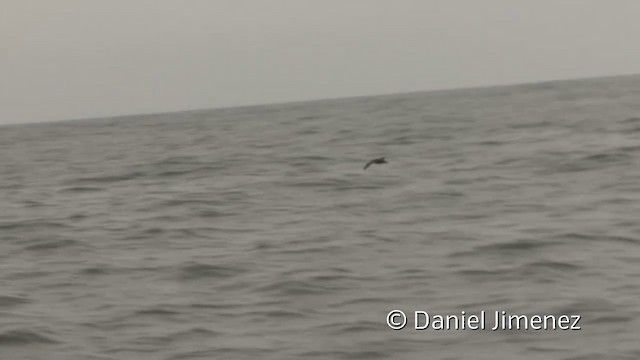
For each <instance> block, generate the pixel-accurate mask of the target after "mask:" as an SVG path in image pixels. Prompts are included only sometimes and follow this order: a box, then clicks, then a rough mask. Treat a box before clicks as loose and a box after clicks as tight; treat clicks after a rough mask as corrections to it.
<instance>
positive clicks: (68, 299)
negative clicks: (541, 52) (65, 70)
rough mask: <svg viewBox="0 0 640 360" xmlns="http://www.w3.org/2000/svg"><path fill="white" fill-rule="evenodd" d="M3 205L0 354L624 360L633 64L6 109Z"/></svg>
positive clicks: (639, 148)
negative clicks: (181, 103)
mask: <svg viewBox="0 0 640 360" xmlns="http://www.w3.org/2000/svg"><path fill="white" fill-rule="evenodd" d="M381 156H384V157H386V159H387V160H388V161H389V163H387V164H380V165H373V166H371V167H370V168H368V169H367V170H366V171H365V170H363V166H364V165H365V163H366V162H367V161H369V160H371V159H373V158H376V157H381ZM0 199H1V204H2V205H1V206H0V358H2V359H9V360H20V359H29V360H33V359H64V360H74V359H79V360H85V359H89V360H91V359H96V360H98V359H99V360H111V359H135V360H141V359H150V360H151V359H153V360H158V359H161V360H180V359H190V360H192V359H234V360H235V359H278V360H280V359H301V360H305V359H436V360H437V359H442V360H445V359H447V360H452V359H505V360H506V359H544V360H548V359H563V360H587V359H630V360H636V359H638V358H640V342H638V339H639V338H640V221H639V220H638V219H639V217H640V76H625V77H612V78H599V79H587V80H574V81H556V82H545V83H537V84H526V85H517V86H501V87H491V88H479V89H464V90H450V91H437V92H424V93H410V94H399V95H385V96H376V97H360V98H346V99H335V100H321V101H311V102H301V103H290V104H277V105H261V106H252V107H242V108H228V109H216V110H198V111H189V112H180V113H167V114H156V115H138V116H130V117H118V118H104V119H90V120H79V121H66V122H55V123H38V124H26V125H7V126H2V127H0ZM394 310H400V311H402V312H403V313H404V314H405V316H406V326H405V327H404V328H402V329H400V330H394V329H392V327H401V325H402V323H403V320H404V319H405V318H403V316H402V314H401V313H399V312H396V313H394V314H393V316H390V313H391V312H392V311H394ZM483 311H484V312H486V318H487V328H486V329H484V330H482V329H477V330H473V329H470V328H468V327H467V328H466V329H461V328H459V327H460V326H461V325H460V324H458V325H457V326H456V324H455V323H454V321H458V320H460V321H461V322H464V319H463V314H464V316H467V317H470V316H472V315H476V316H479V314H481V312H483ZM496 311H497V312H499V314H502V313H501V312H502V311H504V312H505V314H506V316H509V315H511V314H515V315H518V316H520V315H522V316H525V317H526V318H527V319H529V320H531V319H533V318H534V317H535V316H540V317H541V318H542V317H547V318H548V319H552V318H553V319H555V320H559V319H560V318H561V317H562V316H567V317H571V316H578V317H580V321H579V323H578V324H577V325H576V326H577V327H578V328H579V329H577V328H568V329H565V328H559V327H560V326H561V325H562V324H560V325H558V324H557V321H556V322H554V323H553V326H554V327H555V329H553V328H551V325H552V324H551V323H549V324H547V327H546V328H542V329H540V328H539V327H540V326H538V327H537V328H534V327H535V326H534V324H533V322H534V321H531V322H528V320H524V322H523V323H519V322H518V324H519V325H521V326H522V327H521V328H519V329H514V328H510V329H498V330H495V331H494V330H491V327H492V326H493V320H492V319H493V316H494V314H495V312H496ZM416 312H418V322H417V323H416V317H415V315H416ZM438 316H441V317H442V319H447V317H448V319H449V320H446V321H447V324H448V325H449V326H450V328H449V329H446V328H443V327H439V326H440V325H443V323H441V322H440V323H438V321H439V320H438ZM454 318H455V319H454ZM456 319H457V320H456ZM571 319H573V318H571ZM427 320H429V324H428V325H429V326H426V325H427V324H426V322H427ZM549 321H552V320H549ZM525 322H526V324H525ZM560 322H561V323H562V321H560ZM467 325H470V324H467ZM471 325H472V324H471ZM512 325H513V324H512ZM525 325H527V327H528V328H527V329H525V328H524V326H525ZM538 325H539V323H538ZM564 325H565V327H566V326H567V325H566V323H565V324H564ZM416 327H418V328H422V329H416ZM456 327H457V328H456Z"/></svg>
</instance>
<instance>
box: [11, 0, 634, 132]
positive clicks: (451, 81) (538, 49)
mask: <svg viewBox="0 0 640 360" xmlns="http://www.w3.org/2000/svg"><path fill="white" fill-rule="evenodd" d="M0 3H1V4H2V6H1V8H2V9H1V11H0V49H1V50H2V52H1V54H0V84H1V85H0V123H16V122H29V121H48V120H61V119H71V118H85V117H97V116H107V115H121V114H132V113H146V112H161V111H173V110H187V109H196V108H210V107H226V106H235V105H246V104H256V103H271V102H284V101H293V100H306V99H317V98H335V97H344V96H357V95H369V94H386V93H395V92H405V91H415V90H431V89H443V88H457V87H469V86H484V85H494V84H509V83H520V82H530V81H542V80H552V79H561V78H582V77H592V76H603V75H615V74H632V73H640V41H639V40H638V39H637V36H638V35H640V17H639V16H640V1H638V0H606V1H605V0H47V1H44V0H0Z"/></svg>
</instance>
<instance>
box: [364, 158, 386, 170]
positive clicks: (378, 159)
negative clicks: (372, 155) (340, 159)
mask: <svg viewBox="0 0 640 360" xmlns="http://www.w3.org/2000/svg"><path fill="white" fill-rule="evenodd" d="M386 163H387V160H385V159H384V158H383V157H381V158H377V159H373V160H371V161H369V162H368V163H367V165H365V166H364V170H367V168H368V167H369V166H371V164H386Z"/></svg>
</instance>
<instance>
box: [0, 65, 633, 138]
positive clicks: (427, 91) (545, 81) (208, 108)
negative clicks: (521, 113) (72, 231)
mask: <svg viewBox="0 0 640 360" xmlns="http://www.w3.org/2000/svg"><path fill="white" fill-rule="evenodd" d="M633 76H640V73H628V74H617V75H599V76H589V77H583V78H560V79H554V80H540V81H529V82H522V83H504V84H493V85H477V86H468V87H451V88H440V89H431V90H407V91H400V92H393V93H377V94H364V95H349V96H343V97H326V98H314V99H302V100H291V101H276V102H265V103H252V104H246V105H229V106H219V107H202V108H191V109H176V110H166V111H163V110H160V111H150V112H140V113H122V114H114V115H105V116H90V117H78V118H67V119H54V120H35V121H25V122H14V123H5V124H0V127H3V126H17V125H30V124H53V123H61V122H73V121H92V120H109V119H112V120H115V119H120V118H127V117H147V116H158V115H169V114H177V113H184V112H201V111H219V110H233V109H244V108H252V107H265V106H281V105H294V104H305V103H314V102H324V101H340V100H355V99H361V98H376V97H389V96H398V95H411V94H427V93H441V92H453V91H463V90H482V89H493V88H509V87H517V86H526V85H542V84H547V83H555V82H576V81H589V80H599V79H608V78H619V77H633Z"/></svg>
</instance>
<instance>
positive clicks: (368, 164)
mask: <svg viewBox="0 0 640 360" xmlns="http://www.w3.org/2000/svg"><path fill="white" fill-rule="evenodd" d="M374 162H376V160H375V159H373V160H371V161H369V162H368V163H367V165H365V166H364V170H367V168H368V167H369V166H371V164H373V163H374Z"/></svg>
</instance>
